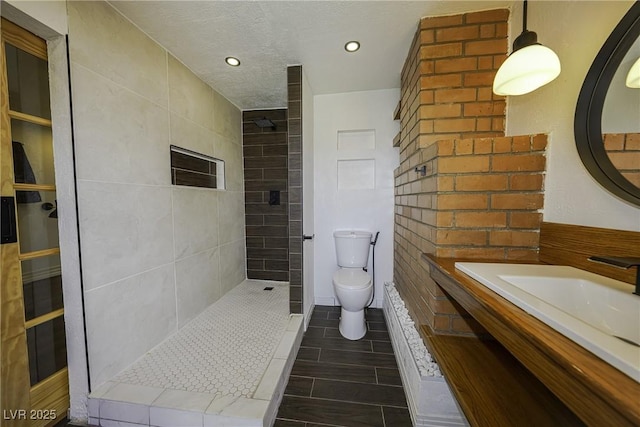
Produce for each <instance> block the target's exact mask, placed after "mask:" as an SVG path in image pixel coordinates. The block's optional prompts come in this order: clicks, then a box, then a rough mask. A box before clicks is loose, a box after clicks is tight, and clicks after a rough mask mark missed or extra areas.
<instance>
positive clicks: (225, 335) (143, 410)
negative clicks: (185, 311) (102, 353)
mask: <svg viewBox="0 0 640 427" xmlns="http://www.w3.org/2000/svg"><path fill="white" fill-rule="evenodd" d="M265 287H272V288H273V289H272V290H264V288H265ZM301 338H302V316H301V315H289V286H288V284H283V283H278V282H267V281H260V280H245V281H244V282H243V283H241V284H239V285H238V286H236V287H235V288H234V289H232V290H231V291H229V292H228V293H227V294H226V295H224V296H223V297H222V298H221V299H220V300H218V301H217V302H216V303H214V304H213V305H212V306H210V307H209V308H208V309H206V310H205V311H204V312H203V313H202V314H200V315H199V316H198V317H197V318H196V319H194V320H193V321H191V322H190V323H189V324H187V325H186V326H184V327H183V328H182V329H180V330H179V331H178V332H177V333H176V334H174V335H172V336H171V337H169V338H167V339H166V340H165V341H164V342H163V343H161V344H160V345H158V346H157V347H156V348H154V349H153V350H151V351H149V352H148V353H147V354H146V355H145V356H143V357H142V358H141V359H140V360H138V361H137V362H136V363H135V364H133V365H132V366H130V367H129V368H128V369H126V370H125V371H124V372H122V373H120V374H119V375H118V376H116V377H115V378H114V379H113V380H112V381H109V382H107V383H106V384H104V385H102V386H101V387H99V388H98V389H97V390H95V391H94V392H92V393H91V395H90V396H89V422H90V424H92V425H100V426H112V425H114V426H115V425H117V426H119V427H125V426H140V425H145V426H157V427H165V426H167V427H178V426H184V427H191V426H193V427H199V426H203V427H204V426H214V425H215V426H222V425H229V426H263V425H270V424H271V422H272V421H273V419H275V414H276V412H277V409H278V403H279V401H280V399H281V398H282V393H283V390H284V387H285V385H286V381H287V377H288V374H289V372H290V370H291V366H292V364H293V360H294V358H295V353H296V351H297V348H298V347H299V345H300V340H301Z"/></svg>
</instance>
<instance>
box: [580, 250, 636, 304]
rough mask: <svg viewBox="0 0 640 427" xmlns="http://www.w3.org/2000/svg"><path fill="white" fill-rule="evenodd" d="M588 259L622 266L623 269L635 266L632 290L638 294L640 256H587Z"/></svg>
mask: <svg viewBox="0 0 640 427" xmlns="http://www.w3.org/2000/svg"><path fill="white" fill-rule="evenodd" d="M589 261H593V262H599V263H602V264H609V265H612V266H614V267H618V268H624V269H628V268H631V267H636V290H635V291H633V293H634V294H636V295H638V296H640V258H625V257H613V256H592V257H589Z"/></svg>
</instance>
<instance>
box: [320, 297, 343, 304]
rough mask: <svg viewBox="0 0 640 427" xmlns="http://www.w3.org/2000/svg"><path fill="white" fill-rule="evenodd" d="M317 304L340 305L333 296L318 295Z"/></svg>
mask: <svg viewBox="0 0 640 427" xmlns="http://www.w3.org/2000/svg"><path fill="white" fill-rule="evenodd" d="M316 305H329V306H338V305H340V304H338V301H336V299H335V298H333V297H316Z"/></svg>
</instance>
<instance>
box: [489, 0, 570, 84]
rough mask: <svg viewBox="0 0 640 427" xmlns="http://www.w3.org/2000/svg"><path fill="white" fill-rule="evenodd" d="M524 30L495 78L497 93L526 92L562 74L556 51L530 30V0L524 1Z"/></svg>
mask: <svg viewBox="0 0 640 427" xmlns="http://www.w3.org/2000/svg"><path fill="white" fill-rule="evenodd" d="M522 27H523V30H522V34H520V35H519V36H518V37H517V38H516V39H515V40H514V42H513V50H512V52H511V55H509V57H508V58H507V59H506V61H504V63H503V64H502V65H501V66H500V68H499V69H498V72H497V73H496V77H495V79H494V80H493V92H494V93H495V94H496V95H503V96H506V95H524V94H525V93H529V92H532V91H534V90H536V89H538V88H539V87H541V86H544V85H546V84H547V83H549V82H551V81H552V80H554V79H555V78H556V77H558V75H560V59H558V55H556V54H555V52H554V51H552V50H551V49H549V48H548V47H545V46H543V45H541V44H540V43H538V36H537V34H536V33H534V32H533V31H527V0H525V1H524V10H523V24H522Z"/></svg>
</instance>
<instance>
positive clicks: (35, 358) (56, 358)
mask: <svg viewBox="0 0 640 427" xmlns="http://www.w3.org/2000/svg"><path fill="white" fill-rule="evenodd" d="M66 345H67V343H66V339H65V335H64V318H63V317H62V316H58V317H56V318H53V319H51V320H48V321H46V322H44V323H41V324H39V325H36V326H34V327H32V328H29V329H27V346H28V348H29V377H30V383H31V385H32V386H33V385H35V384H37V383H39V382H40V381H42V380H44V379H47V378H49V377H50V376H51V375H53V374H55V373H56V372H58V371H59V370H60V369H63V368H65V367H66V366H67V350H66Z"/></svg>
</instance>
